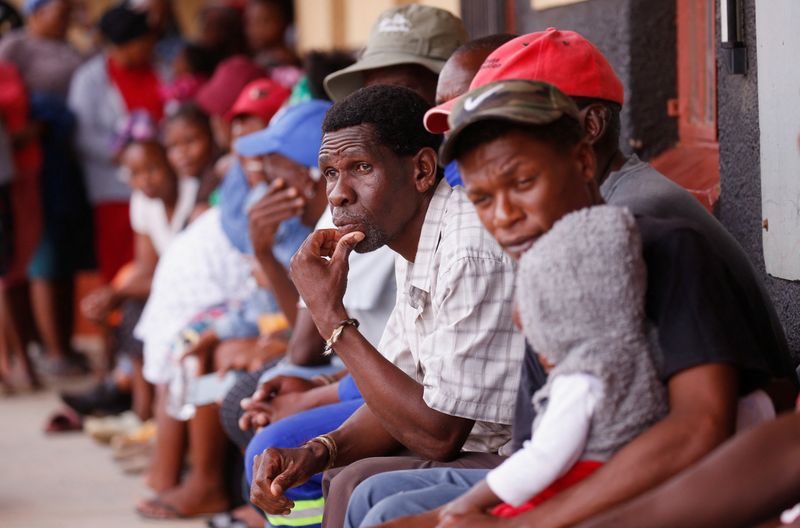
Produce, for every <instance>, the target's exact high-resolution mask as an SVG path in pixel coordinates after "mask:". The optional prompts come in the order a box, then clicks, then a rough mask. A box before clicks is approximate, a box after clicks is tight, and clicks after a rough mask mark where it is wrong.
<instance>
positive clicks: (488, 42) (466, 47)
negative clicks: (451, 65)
mask: <svg viewBox="0 0 800 528" xmlns="http://www.w3.org/2000/svg"><path fill="white" fill-rule="evenodd" d="M518 36H519V35H514V34H513V33H495V34H494V35H487V36H485V37H481V38H476V39H472V40H470V41H467V42H465V43H464V44H462V45H460V46H459V47H457V48H456V50H455V51H454V52H453V56H455V55H461V54H462V53H468V52H470V51H473V50H481V51H489V52H492V51H494V50H496V49H497V48H499V47H500V46H502V45H503V44H505V43H506V42H508V41H510V40H514V39H515V38H517V37H518Z"/></svg>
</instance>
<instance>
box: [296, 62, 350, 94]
mask: <svg viewBox="0 0 800 528" xmlns="http://www.w3.org/2000/svg"><path fill="white" fill-rule="evenodd" d="M354 62H355V58H354V57H353V55H352V54H351V53H348V52H346V51H340V50H334V51H317V50H314V51H309V52H308V53H306V54H305V56H304V57H303V69H304V70H305V71H306V77H307V78H308V90H309V91H310V92H311V97H313V98H314V99H323V100H325V101H330V100H331V99H330V97H328V94H327V92H325V87H324V85H323V81H324V80H325V77H327V76H328V75H330V74H331V73H333V72H337V71H339V70H343V69H345V68H347V67H348V66H350V65H351V64H353V63H354Z"/></svg>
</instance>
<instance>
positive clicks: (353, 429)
mask: <svg viewBox="0 0 800 528" xmlns="http://www.w3.org/2000/svg"><path fill="white" fill-rule="evenodd" d="M331 436H332V437H333V439H334V441H335V442H336V445H337V447H338V450H339V451H338V454H337V456H336V466H338V467H341V466H345V465H347V464H351V463H353V462H355V461H357V460H361V459H362V458H368V457H374V456H386V455H390V454H392V453H394V452H396V451H398V450H400V449H402V447H403V446H402V444H400V442H398V441H397V440H395V438H394V437H393V436H392V435H391V434H389V432H388V431H387V430H386V429H384V427H383V425H382V424H381V422H380V420H378V419H377V418H376V417H375V415H374V414H372V412H371V411H370V410H369V407H367V406H366V405H362V406H361V407H359V408H358V410H356V412H354V413H353V414H352V415H351V416H350V418H348V419H347V420H346V421H345V422H344V423H343V424H342V425H340V426H339V428H338V429H337V430H335V431H333V432H332V433H331Z"/></svg>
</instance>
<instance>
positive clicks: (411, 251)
mask: <svg viewBox="0 0 800 528" xmlns="http://www.w3.org/2000/svg"><path fill="white" fill-rule="evenodd" d="M436 188H437V185H434V186H433V187H432V188H431V190H430V191H429V192H428V193H426V194H425V196H424V197H423V199H422V200H421V201H420V203H419V206H418V207H417V212H416V213H415V214H414V216H413V217H412V218H411V220H409V221H408V222H407V223H406V225H405V226H403V228H402V229H401V231H400V234H399V235H398V236H397V237H395V239H394V240H392V241H390V242H389V243H388V244H387V245H388V246H389V248H391V249H392V251H394V252H395V253H398V254H399V255H400V256H401V257H403V258H404V259H406V260H407V261H409V262H414V260H415V259H416V257H417V247H419V239H420V237H421V236H422V226H423V225H425V217H426V216H427V214H428V207H429V206H430V204H431V199H432V198H433V195H434V193H435V192H436Z"/></svg>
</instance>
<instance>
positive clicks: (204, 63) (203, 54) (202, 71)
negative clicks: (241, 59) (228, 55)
mask: <svg viewBox="0 0 800 528" xmlns="http://www.w3.org/2000/svg"><path fill="white" fill-rule="evenodd" d="M181 53H182V54H183V56H184V57H185V58H186V64H187V65H188V66H189V69H190V70H191V72H192V73H195V74H198V75H205V76H206V77H211V76H212V75H214V70H216V69H217V65H218V64H219V63H220V62H221V61H222V59H223V58H224V56H223V53H222V52H221V51H220V50H217V49H214V48H211V47H209V46H205V45H203V44H197V43H194V42H188V43H186V45H184V46H183V49H182V50H181Z"/></svg>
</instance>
